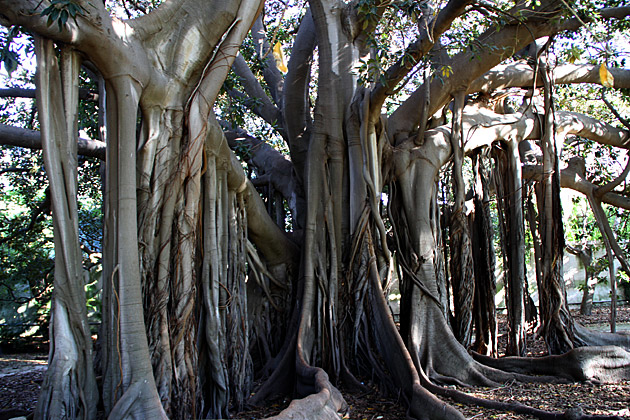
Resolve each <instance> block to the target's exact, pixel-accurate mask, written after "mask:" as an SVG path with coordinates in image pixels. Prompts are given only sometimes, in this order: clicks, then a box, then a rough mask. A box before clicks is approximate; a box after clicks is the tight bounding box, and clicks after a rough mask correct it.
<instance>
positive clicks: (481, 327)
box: [470, 153, 497, 357]
mask: <svg viewBox="0 0 630 420" xmlns="http://www.w3.org/2000/svg"><path fill="white" fill-rule="evenodd" d="M473 173H474V183H473V194H474V196H473V202H474V206H475V209H474V212H473V215H472V223H471V229H470V231H471V235H472V250H473V261H475V300H474V308H473V315H474V317H475V342H474V344H473V349H474V350H475V351H476V352H477V353H480V354H485V355H487V356H495V357H496V356H497V320H496V305H495V303H494V296H495V294H496V279H495V274H494V270H495V252H494V243H493V230H492V220H491V217H490V203H489V201H490V198H489V191H488V175H487V170H486V167H485V163H484V157H483V155H482V154H481V153H479V154H476V155H474V156H473Z"/></svg>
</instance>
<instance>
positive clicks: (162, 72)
mask: <svg viewBox="0 0 630 420" xmlns="http://www.w3.org/2000/svg"><path fill="white" fill-rule="evenodd" d="M0 9H1V10H2V12H0V23H1V24H2V25H4V27H5V29H4V30H3V32H2V37H3V38H2V45H0V47H1V48H2V57H1V58H2V62H3V67H4V69H5V72H7V73H14V74H18V73H19V72H20V70H16V69H18V65H19V64H21V62H24V61H25V57H27V56H28V55H29V54H30V55H33V54H34V60H35V64H36V69H37V71H36V74H35V76H34V80H29V77H24V81H23V82H22V83H15V85H14V86H11V87H10V89H5V90H3V96H5V97H11V98H16V97H20V98H27V97H28V98H34V99H35V103H36V112H35V107H32V111H31V112H30V113H29V112H28V110H26V108H25V107H26V106H28V105H25V104H26V103H27V102H24V100H22V101H17V100H14V99H10V100H8V101H7V102H3V103H4V104H5V105H3V106H4V107H5V108H6V110H7V111H8V112H7V113H6V115H7V116H3V117H2V120H1V121H0V123H1V125H0V143H2V144H3V145H6V146H7V147H8V146H9V145H10V146H12V147H13V146H21V147H27V148H34V149H39V148H41V149H42V155H41V156H42V160H43V165H44V167H45V174H46V180H44V179H43V177H41V176H40V178H41V179H40V180H39V181H37V182H40V183H41V185H42V186H41V187H40V188H39V189H35V188H30V189H26V190H25V191H26V192H25V193H24V196H25V197H27V198H26V200H27V201H30V202H29V203H23V204H24V205H28V206H29V207H30V208H31V209H32V210H31V215H32V216H31V222H32V223H35V224H36V223H39V222H40V221H41V219H40V216H39V213H38V211H37V209H39V207H38V205H34V204H33V203H34V202H37V200H39V201H40V202H42V203H43V202H44V197H43V196H41V195H42V194H43V192H42V191H41V190H42V189H44V185H45V184H46V183H47V185H48V186H47V187H46V188H47V189H46V190H45V191H46V192H45V199H46V200H49V205H48V206H49V207H48V208H49V209H50V210H51V212H52V224H53V231H54V257H55V263H54V280H53V281H52V290H53V292H52V303H51V317H50V343H51V344H50V358H49V368H48V372H47V376H46V380H45V381H44V384H43V386H42V393H41V396H40V399H39V401H38V405H37V409H36V417H37V418H75V417H81V418H90V419H91V418H95V417H96V416H97V412H98V411H102V413H103V414H104V415H105V416H108V417H109V418H112V419H118V418H167V417H170V418H197V417H201V418H207V417H211V418H226V417H228V416H229V415H230V413H235V412H238V411H239V410H241V409H242V408H243V407H245V406H246V405H261V404H267V403H268V402H269V401H270V400H271V399H272V398H273V397H275V396H277V395H287V396H289V397H290V398H291V399H292V402H291V404H290V405H289V406H288V407H287V408H286V409H285V410H284V411H282V412H281V413H280V414H279V415H278V416H277V417H278V418H281V419H285V418H287V419H288V418H298V417H299V418H312V419H323V418H331V419H333V418H341V417H342V416H344V415H345V414H346V412H347V410H348V406H347V404H346V402H345V400H344V398H343V395H342V393H341V392H340V389H344V390H345V391H349V392H355V391H360V390H362V389H365V386H364V385H363V384H362V380H363V378H374V379H375V380H376V382H377V383H378V386H379V388H380V389H381V390H382V391H383V392H384V393H391V394H393V395H401V396H402V398H401V403H402V404H404V405H405V406H406V407H408V415H409V417H411V418H418V419H431V420H433V419H463V418H464V417H463V415H462V414H461V413H460V412H459V411H458V410H457V408H456V407H455V406H452V405H449V404H446V403H444V402H443V401H442V400H441V399H440V397H449V398H451V399H454V400H455V401H464V400H466V401H468V402H471V401H473V402H474V403H477V404H479V405H482V406H492V407H494V408H497V409H501V410H513V411H517V412H521V413H528V414H531V415H534V416H537V417H540V418H576V417H575V416H576V414H575V413H548V412H544V411H542V410H538V409H535V408H531V407H526V406H523V405H519V404H515V403H510V402H489V401H485V400H483V399H480V398H473V397H470V396H469V395H466V394H464V393H461V392H459V391H456V390H453V389H451V388H449V387H448V386H446V385H450V384H458V385H484V386H493V385H496V384H499V383H503V382H506V381H512V380H517V381H526V382H541V381H550V382H553V381H567V380H573V381H583V380H594V381H602V382H614V381H618V380H627V379H630V353H629V351H628V348H629V346H630V340H629V339H628V336H626V335H621V334H612V333H611V334H602V333H595V332H592V331H589V330H588V329H586V328H584V327H582V326H580V325H579V324H578V323H576V322H575V321H574V320H573V318H572V317H571V314H570V312H569V310H568V305H567V301H566V291H565V284H564V280H563V267H562V255H563V252H564V245H565V235H564V226H563V223H562V208H561V200H560V190H561V188H569V189H573V190H575V191H577V192H579V193H581V194H583V195H584V196H585V197H586V199H587V201H588V203H589V207H590V208H591V209H592V212H593V217H594V220H595V222H596V225H597V228H598V229H599V231H600V232H601V237H602V239H603V241H604V244H605V247H606V250H607V258H608V262H609V267H610V278H611V281H612V283H613V285H614V284H615V283H616V282H615V273H614V269H613V267H614V264H613V260H614V259H616V260H617V261H618V262H619V264H621V267H622V269H623V270H624V271H625V272H627V273H630V268H629V267H628V265H627V263H626V260H625V252H624V250H623V249H622V247H621V245H620V244H619V242H618V240H617V237H616V235H615V231H614V229H613V227H611V225H610V222H609V219H608V217H607V216H606V213H605V211H604V207H603V206H604V205H610V206H614V207H617V208H621V209H626V210H628V209H630V199H629V197H628V190H627V186H626V182H625V180H626V177H627V175H628V170H629V169H630V158H629V157H628V155H627V149H628V147H629V145H630V131H629V130H630V127H629V125H628V122H627V115H628V112H627V111H628V95H627V92H628V89H629V88H630V70H629V69H628V67H627V64H626V55H627V54H628V51H627V46H628V35H627V34H628V26H629V25H628V15H630V7H627V6H622V5H621V4H617V2H615V1H606V2H601V1H586V0H585V1H565V0H560V1H555V0H540V1H531V2H530V1H524V2H515V3H514V2H500V1H497V2H485V1H476V2H474V1H471V0H450V1H440V2H435V3H434V2H431V1H428V0H423V1H409V0H400V1H378V0H354V1H348V2H346V1H341V0H310V1H309V2H308V3H304V2H290V1H288V2H284V1H268V2H266V3H264V2H262V1H260V0H241V1H223V0H169V1H164V2H155V1H145V0H130V1H126V0H123V1H120V2H119V1H104V2H102V3H101V2H96V3H94V2H86V1H83V0H52V1H48V0H44V1H39V0H38V1H35V0H0ZM27 76H28V75H27ZM18 77H21V76H18ZM28 103H29V104H30V103H31V102H28ZM20 107H22V111H20ZM35 114H36V116H37V118H35ZM17 116H19V118H18V117H17ZM9 150H10V152H8V151H9ZM13 150H15V149H9V148H5V149H3V151H7V152H4V153H5V154H4V155H3V156H8V155H7V154H6V153H13V154H14V155H15V156H17V155H18V154H20V153H22V152H18V151H13ZM86 156H90V157H91V158H92V159H93V160H91V161H90V162H95V161H96V159H100V160H101V161H102V163H101V166H102V168H103V170H102V171H101V175H97V171H96V168H95V164H94V163H91V164H89V163H87V164H85V166H84V164H83V162H84V160H85V159H86V158H85V157H86ZM8 162H9V160H8V158H4V157H3V165H5V164H6V165H5V166H3V168H6V169H3V171H5V172H6V173H13V172H19V171H17V169H28V170H30V169H29V168H30V166H29V165H23V164H22V163H19V164H17V162H16V164H15V165H14V166H12V168H13V167H14V168H16V171H12V170H10V168H9V167H8V165H9V163H8ZM615 162H618V164H615V165H616V166H615V165H613V163H615ZM37 165H41V163H37ZM37 173H38V174H41V173H43V172H37ZM86 177H92V179H86ZM12 179H13V181H12V182H15V183H16V185H15V186H14V187H12V188H13V189H12V190H11V191H18V189H19V188H21V187H20V186H19V185H18V184H19V182H20V181H19V180H20V179H21V178H20V177H15V178H12ZM87 184H90V185H92V186H97V187H101V188H102V197H103V198H102V217H103V230H102V243H101V241H100V240H97V242H99V243H98V245H95V247H96V248H95V249H93V251H94V250H97V251H98V254H102V272H101V273H100V277H101V280H100V284H101V285H102V292H101V310H100V312H101V319H102V322H101V324H100V327H99V331H98V341H97V346H94V345H93V342H92V332H91V331H90V328H89V324H88V321H87V319H88V318H87V316H88V310H87V302H86V293H85V285H86V283H89V280H88V279H87V278H86V271H85V270H84V265H85V264H86V258H85V257H86V253H85V244H86V240H85V237H84V233H83V231H84V230H82V229H80V228H82V227H83V226H84V225H83V224H81V212H82V211H84V210H85V209H82V208H81V207H80V206H79V204H78V200H77V197H78V196H80V195H81V194H84V195H85V194H87V195H90V194H92V195H93V196H94V197H93V198H96V200H98V192H97V189H89V188H87V187H86V185H87ZM34 191H38V192H37V193H36V194H34V193H33V192H34ZM90 191H92V193H91V192H90ZM29 194H30V196H29ZM37 194H39V195H40V197H39V198H38V197H36V196H35V195H37ZM9 195H10V194H9ZM491 202H492V203H493V204H492V205H491V204H490V203H491ZM40 207H41V206H40ZM91 211H93V212H94V213H93V215H92V217H94V218H99V217H100V215H99V214H97V213H98V210H96V209H92V210H91ZM40 213H41V212H40ZM493 214H495V215H496V217H497V218H498V221H497V223H496V228H498V229H497V230H498V232H497V233H496V234H495V233H494V232H493V230H494V229H495V224H494V223H493V220H492V217H493V216H492V215H493ZM18 222H19V221H17V220H16V221H15V223H18ZM21 226H24V222H22V225H21ZM26 227H27V228H28V229H27V230H28V231H31V230H32V229H31V228H32V226H30V225H27V226H26ZM2 229H3V234H4V230H5V228H4V226H3V227H2ZM16 229H19V228H17V227H14V228H11V229H9V228H7V229H6V231H7V232H9V231H17V230H16ZM88 230H89V229H88ZM96 230H98V227H97V228H96ZM92 231H94V229H92ZM33 232H34V231H33ZM8 235H9V236H10V235H12V234H10V233H8ZM96 236H97V237H98V235H96ZM495 237H498V238H499V242H498V243H499V248H498V249H495ZM528 238H529V239H528ZM528 240H529V241H530V243H531V245H532V247H533V248H534V250H535V253H534V260H535V266H536V270H535V271H536V282H537V287H538V291H539V325H540V327H539V334H540V335H541V336H543V337H544V338H545V341H546V344H547V347H548V351H549V354H550V355H549V356H547V357H544V358H541V359H539V360H537V361H536V363H532V362H531V361H530V360H528V359H527V358H524V357H521V356H524V355H525V353H526V348H525V346H526V342H525V339H524V337H525V328H526V321H527V320H528V319H530V318H531V317H535V316H536V315H533V314H532V312H533V311H532V309H533V305H532V302H531V299H530V297H529V295H528V293H527V285H526V276H525V271H526V270H525V262H526V261H525V249H526V246H527V241H528ZM0 246H3V245H2V243H0ZM2 249H3V250H4V248H2ZM48 255H49V256H50V255H51V254H50V253H49V254H48ZM496 255H499V256H500V259H501V262H500V263H501V264H502V267H503V271H504V281H505V287H506V304H507V309H508V313H509V323H510V329H509V341H508V352H509V354H510V355H512V356H514V357H509V358H500V359H497V358H496V352H497V331H496V308H495V306H494V294H495V291H496V277H495V272H496V264H497V258H495V256H496ZM98 258H99V261H98V262H99V263H100V255H99V257H98ZM37 276H39V277H41V275H39V274H38V275H37ZM393 287H397V288H398V290H399V294H400V310H399V314H397V320H396V321H397V322H394V317H393V314H392V309H391V307H390V305H389V303H388V300H387V296H388V295H389V294H390V292H391V290H392V288H393ZM613 290H614V288H613ZM613 302H616V297H615V295H614V294H613ZM95 349H96V350H95ZM469 350H474V352H469ZM97 377H99V378H101V380H99V381H97ZM101 403H102V405H100V404H101ZM554 416H555V417H554ZM563 416H564V417H563ZM571 416H573V417H571ZM577 416H578V417H577V418H583V419H587V418H594V417H591V416H589V415H588V414H579V415H577Z"/></svg>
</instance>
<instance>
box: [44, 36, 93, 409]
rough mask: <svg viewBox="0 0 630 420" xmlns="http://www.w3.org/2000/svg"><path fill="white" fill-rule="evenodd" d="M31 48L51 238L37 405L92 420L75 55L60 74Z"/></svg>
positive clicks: (51, 51) (67, 56) (49, 45)
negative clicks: (46, 335) (49, 297)
mask: <svg viewBox="0 0 630 420" xmlns="http://www.w3.org/2000/svg"><path fill="white" fill-rule="evenodd" d="M35 51H36V54H37V64H38V71H37V102H38V108H39V114H40V124H41V131H42V140H43V141H42V144H43V149H44V162H45V165H46V173H47V174H48V178H49V180H50V195H51V202H52V210H53V212H52V213H53V224H54V241H55V281H54V287H55V289H54V293H53V301H52V307H51V318H52V319H51V322H50V337H51V343H50V352H49V360H48V371H47V373H46V377H45V379H44V382H43V384H42V390H41V395H40V398H39V400H38V402H37V407H36V418H38V419H47V418H83V419H91V418H94V417H95V416H96V404H97V401H98V391H97V389H96V379H95V376H94V368H93V366H92V334H91V333H90V327H89V324H88V322H87V308H86V299H85V289H84V287H85V283H86V281H85V280H86V274H85V272H84V270H83V259H82V255H81V249H80V244H79V232H78V211H77V131H78V130H77V121H78V119H77V115H78V114H77V112H78V111H77V110H78V100H79V97H78V93H79V86H78V79H79V56H78V54H77V53H76V52H75V51H72V49H70V48H69V47H64V48H62V58H61V71H60V68H59V66H58V64H57V57H56V54H55V48H54V45H53V42H52V41H51V40H46V39H42V38H39V37H37V38H36V41H35Z"/></svg>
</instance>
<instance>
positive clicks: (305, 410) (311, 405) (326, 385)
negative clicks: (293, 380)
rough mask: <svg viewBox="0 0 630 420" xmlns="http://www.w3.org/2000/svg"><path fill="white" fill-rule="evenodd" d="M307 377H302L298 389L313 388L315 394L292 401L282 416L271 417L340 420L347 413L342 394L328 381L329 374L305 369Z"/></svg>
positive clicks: (284, 419) (313, 369) (282, 419)
mask: <svg viewBox="0 0 630 420" xmlns="http://www.w3.org/2000/svg"><path fill="white" fill-rule="evenodd" d="M301 370H305V371H306V372H305V375H300V379H301V380H300V381H299V382H300V383H299V384H298V388H302V389H304V390H307V389H310V388H313V389H314V390H315V392H314V393H313V394H310V395H308V396H306V397H305V398H302V399H296V400H293V401H291V404H290V405H289V407H287V408H286V409H285V410H283V411H282V412H281V413H280V414H278V415H277V416H274V417H270V418H271V419H275V420H289V419H305V420H306V419H308V420H319V419H322V420H326V419H334V420H336V419H339V418H341V417H342V415H343V413H344V412H345V411H347V409H348V405H347V404H346V402H345V400H344V399H343V396H342V395H341V392H339V390H338V389H337V388H335V387H334V386H333V385H332V384H331V383H330V381H329V380H328V374H326V372H324V371H323V370H322V369H320V368H314V367H304V368H303V369H301Z"/></svg>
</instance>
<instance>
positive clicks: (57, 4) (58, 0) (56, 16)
mask: <svg viewBox="0 0 630 420" xmlns="http://www.w3.org/2000/svg"><path fill="white" fill-rule="evenodd" d="M40 4H41V3H40ZM38 7H39V5H38ZM36 9H37V7H36ZM86 14H87V10H85V8H84V7H83V6H81V5H80V4H78V3H75V2H74V1H72V0H52V1H51V2H50V5H49V6H48V7H46V8H45V9H44V10H42V12H41V15H42V16H48V20H47V21H46V24H47V25H48V26H50V25H52V24H53V23H55V22H57V26H58V27H59V32H61V31H63V28H64V26H66V23H67V22H68V18H72V20H74V23H77V16H79V15H81V16H85V15H86Z"/></svg>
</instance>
